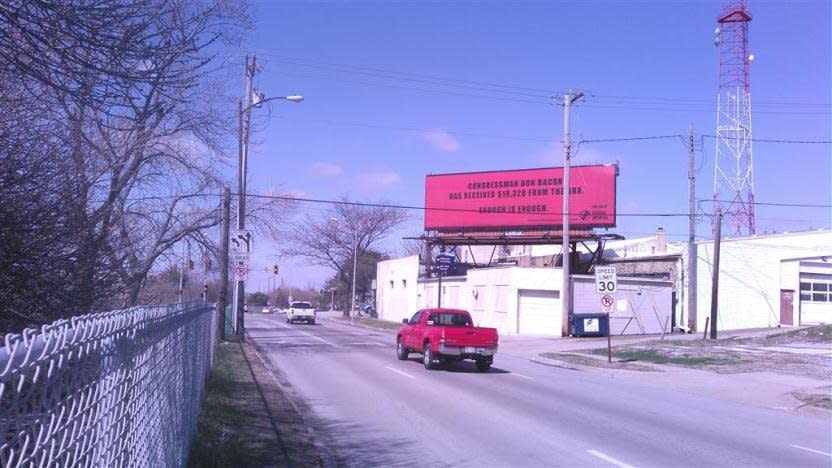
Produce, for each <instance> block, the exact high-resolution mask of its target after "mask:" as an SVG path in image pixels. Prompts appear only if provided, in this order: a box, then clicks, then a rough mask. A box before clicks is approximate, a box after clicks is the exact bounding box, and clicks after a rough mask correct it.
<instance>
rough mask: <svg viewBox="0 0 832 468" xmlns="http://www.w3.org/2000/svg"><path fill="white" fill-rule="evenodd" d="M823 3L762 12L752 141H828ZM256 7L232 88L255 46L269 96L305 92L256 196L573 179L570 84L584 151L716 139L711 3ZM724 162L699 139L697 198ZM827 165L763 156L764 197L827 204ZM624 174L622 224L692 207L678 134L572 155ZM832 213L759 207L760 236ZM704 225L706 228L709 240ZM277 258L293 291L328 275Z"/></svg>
mask: <svg viewBox="0 0 832 468" xmlns="http://www.w3.org/2000/svg"><path fill="white" fill-rule="evenodd" d="M830 5H832V4H830V2H828V1H825V0H817V1H790V2H781V1H754V0H751V1H750V3H749V10H750V11H751V13H752V15H753V21H752V22H751V26H750V50H751V51H752V52H753V53H754V55H755V61H754V62H753V63H752V68H751V83H752V100H753V102H754V111H753V112H754V119H753V125H754V136H755V138H760V139H796V140H804V139H820V140H830V139H832V135H831V134H830V133H831V131H830V128H832V107H830V102H832V95H831V94H832V59H831V58H830V57H832V33H831V32H830V27H829V25H830V22H832V6H830ZM253 11H254V16H255V18H256V21H255V23H256V24H255V29H254V30H253V31H252V32H251V34H250V35H249V36H248V38H247V40H246V42H245V43H244V46H243V47H242V48H241V49H240V50H239V51H234V52H232V60H231V63H232V64H234V62H235V60H236V61H239V68H240V71H241V72H240V77H241V78H240V83H239V89H240V90H241V91H242V88H243V81H242V61H243V59H242V55H243V54H244V53H245V52H250V53H255V54H256V55H257V60H258V63H259V64H260V65H261V71H260V74H259V75H258V76H257V79H256V87H257V88H259V89H260V90H262V91H263V92H265V93H266V95H267V96H277V95H284V94H303V95H304V96H305V97H306V100H305V101H304V102H303V103H302V104H299V105H295V104H290V103H287V102H277V103H275V104H274V106H273V107H272V108H271V112H268V111H266V110H264V109H261V110H257V111H256V112H257V113H259V115H258V116H257V117H256V120H255V121H256V127H255V129H256V133H255V134H254V135H253V137H252V143H253V147H252V154H251V157H250V162H249V164H250V166H249V170H250V182H249V184H250V187H251V188H252V190H254V191H261V192H266V191H268V190H270V189H272V188H274V187H280V188H281V189H282V190H283V191H288V192H290V193H294V194H297V195H301V196H309V197H314V198H337V197H338V196H340V195H341V194H347V195H349V196H350V197H351V198H353V199H356V200H367V201H379V200H385V201H390V202H395V203H402V204H412V205H420V204H423V201H424V177H425V175H426V174H428V173H444V172H457V171H476V170H492V169H516V168H527V167H540V166H554V165H561V164H562V152H561V149H560V140H561V138H562V126H563V117H562V108H561V107H559V106H555V105H552V104H551V102H550V100H549V99H548V98H547V96H549V95H554V94H561V93H562V92H563V91H564V90H567V89H570V88H573V89H581V90H586V92H587V93H588V94H589V97H588V98H587V99H585V100H584V101H582V102H580V103H579V104H578V105H577V106H576V107H575V109H574V112H573V114H572V115H573V118H572V131H573V138H574V139H575V140H581V139H586V140H591V139H600V138H618V137H622V138H626V137H634V136H650V135H672V134H683V133H686V132H687V127H688V124H689V123H692V124H693V125H694V130H695V132H696V133H701V134H713V133H714V131H715V130H714V127H715V96H716V91H717V89H716V86H717V81H716V80H717V73H718V63H719V62H718V49H717V48H716V47H714V46H713V37H714V36H713V31H714V28H715V27H716V23H715V18H716V16H717V14H718V13H719V11H720V2H719V1H711V0H709V1H704V0H703V1H597V2H595V1H593V2H589V1H586V2H565V1H564V2H559V1H552V2H548V1H546V2H544V1H540V2H496V1H495V2H486V1H480V2H415V1H414V2H406V1H389V2H382V1H350V2H299V1H298V2H295V1H279V2H277V1H276V2H267V1H263V2H255V4H254V8H253ZM495 84H499V85H501V86H500V87H498V86H494V85H495ZM630 97H636V98H638V99H634V100H633V99H630ZM714 148H715V142H714V140H712V139H704V141H703V145H702V147H701V148H699V149H698V151H697V154H696V160H697V169H698V170H699V172H698V174H697V197H698V198H709V197H710V196H711V191H712V187H713V153H714ZM831 154H832V146H830V145H789V144H774V143H755V145H754V164H755V185H756V190H755V192H756V193H755V197H756V199H757V200H758V201H762V202H789V203H824V204H829V203H830V202H832V157H830V155H831ZM614 161H619V162H620V165H621V175H620V177H619V179H618V210H619V212H622V213H649V212H685V211H686V210H687V150H686V148H685V146H684V145H683V143H682V142H681V141H680V140H678V139H666V140H649V141H640V142H617V143H597V144H588V143H587V144H583V145H580V147H578V148H577V154H576V155H575V157H574V164H590V163H609V162H614ZM320 208H321V207H320V206H309V205H304V206H301V207H300V209H299V212H302V213H307V212H308V213H317V212H319V211H320ZM417 216H418V213H417ZM831 218H832V215H831V214H830V210H828V209H797V208H774V207H758V208H757V223H758V232H763V231H766V230H772V229H773V230H777V231H789V230H792V231H793V230H801V229H807V228H809V227H813V228H818V227H830V225H832V219H831ZM421 222H422V220H421V217H419V218H417V219H414V222H412V223H411V224H410V225H409V226H407V227H405V228H404V229H403V231H404V232H409V233H415V232H418V231H419V230H420V229H421ZM686 223H687V221H686V219H684V218H661V219H660V218H651V217H619V219H618V228H617V229H615V230H614V231H615V232H618V233H620V234H623V235H625V236H627V237H638V236H641V235H646V234H649V233H652V232H655V230H656V228H657V227H658V226H663V227H664V228H665V229H666V231H668V233H669V234H670V236H671V239H672V240H682V239H683V238H684V236H685V233H686V232H687V224H686ZM709 231H710V224H709V222H707V221H703V222H702V223H701V224H700V225H699V229H698V231H697V232H698V234H699V235H702V236H707V235H708V234H709ZM399 245H400V241H399V239H397V238H394V239H390V240H389V242H388V248H389V249H390V250H393V251H394V250H395V249H397V248H398V247H399ZM258 246H259V247H260V248H259V249H258V252H257V254H256V255H255V258H254V262H255V266H256V267H264V266H265V265H266V264H270V263H273V262H274V261H275V260H274V259H273V257H272V256H273V255H274V254H275V253H276V245H275V244H274V243H271V242H269V243H265V242H260V243H259V244H258ZM276 260H277V261H278V263H280V264H281V266H282V267H281V268H282V269H281V272H282V273H284V275H283V276H284V278H292V280H291V281H289V280H286V281H287V283H293V284H295V285H298V286H306V285H307V284H312V285H315V286H317V285H318V284H319V283H321V282H322V281H323V279H325V278H326V277H327V276H328V273H327V272H326V271H325V270H322V269H320V268H312V267H306V266H303V265H300V264H299V263H298V262H296V261H292V260H290V259H283V258H279V259H276ZM263 277H265V276H259V275H255V276H254V277H253V279H254V282H253V286H254V287H253V289H259V286H258V284H259V282H262V281H260V280H261V278H263ZM250 289H252V288H251V286H250Z"/></svg>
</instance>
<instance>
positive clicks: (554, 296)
mask: <svg viewBox="0 0 832 468" xmlns="http://www.w3.org/2000/svg"><path fill="white" fill-rule="evenodd" d="M560 318H561V310H560V292H559V291H543V290H537V289H521V290H520V291H519V294H518V299H517V333H518V334H521V335H557V336H560V334H561V333H560V325H561V323H560Z"/></svg>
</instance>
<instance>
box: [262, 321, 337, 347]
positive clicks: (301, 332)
mask: <svg viewBox="0 0 832 468" xmlns="http://www.w3.org/2000/svg"><path fill="white" fill-rule="evenodd" d="M274 323H276V324H278V325H280V326H281V327H283V328H287V329H289V330H294V331H296V332H298V333H300V334H302V335H306V336H309V337H312V338H315V339H316V340H318V341H322V342H324V343H326V344H328V345H330V346H336V344H335V343H333V342H331V341H327V340H325V339H323V338H321V337H320V336H315V335H313V334H311V333H308V332H305V331H303V330H299V329H297V328H295V327H290V326H289V325H286V324H284V323H280V322H277V321H275V322H274Z"/></svg>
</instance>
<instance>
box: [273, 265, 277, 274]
mask: <svg viewBox="0 0 832 468" xmlns="http://www.w3.org/2000/svg"><path fill="white" fill-rule="evenodd" d="M277 270H278V268H277V265H275V266H274V268H272V273H274V274H275V275H276V274H277Z"/></svg>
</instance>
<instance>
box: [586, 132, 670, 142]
mask: <svg viewBox="0 0 832 468" xmlns="http://www.w3.org/2000/svg"><path fill="white" fill-rule="evenodd" d="M669 138H682V135H678V134H677V135H656V136H640V137H625V138H603V139H595V140H580V141H578V144H581V143H610V142H616V141H640V140H665V139H669Z"/></svg>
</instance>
